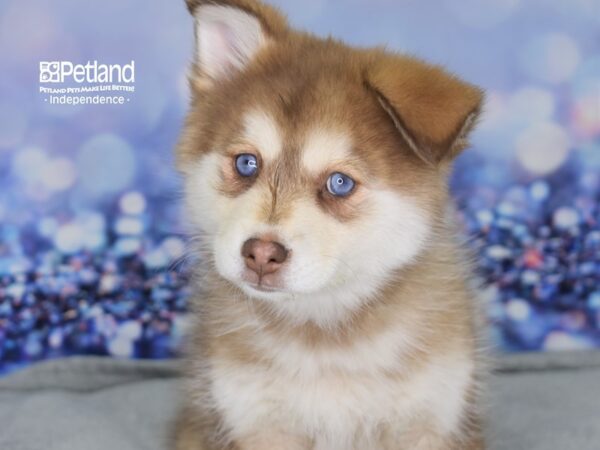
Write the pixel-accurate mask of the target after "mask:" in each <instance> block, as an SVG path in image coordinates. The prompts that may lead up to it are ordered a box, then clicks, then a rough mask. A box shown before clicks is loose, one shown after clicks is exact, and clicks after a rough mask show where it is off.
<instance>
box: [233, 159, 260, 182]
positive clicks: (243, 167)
mask: <svg viewBox="0 0 600 450" xmlns="http://www.w3.org/2000/svg"><path fill="white" fill-rule="evenodd" d="M235 168H236V170H237V172H238V174H240V175H241V176H242V177H246V178H248V177H253V176H254V175H256V174H257V173H258V159H257V158H256V156H254V155H252V154H250V153H244V154H241V155H238V156H237V157H236V159H235Z"/></svg>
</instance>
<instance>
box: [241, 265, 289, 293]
mask: <svg viewBox="0 0 600 450" xmlns="http://www.w3.org/2000/svg"><path fill="white" fill-rule="evenodd" d="M242 282H243V283H244V284H245V285H246V286H248V287H249V288H251V289H253V290H255V291H259V292H262V293H275V292H285V289H284V287H283V285H282V283H281V279H280V276H279V275H276V274H267V275H263V274H260V273H258V274H257V273H256V272H253V271H250V270H245V271H244V273H243V275H242Z"/></svg>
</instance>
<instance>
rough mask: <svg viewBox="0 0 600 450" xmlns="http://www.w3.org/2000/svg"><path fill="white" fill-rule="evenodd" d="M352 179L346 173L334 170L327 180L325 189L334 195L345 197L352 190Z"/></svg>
mask: <svg viewBox="0 0 600 450" xmlns="http://www.w3.org/2000/svg"><path fill="white" fill-rule="evenodd" d="M354 184H355V183H354V180H353V179H352V178H350V177H349V176H348V175H344V174H343V173H339V172H335V173H332V174H331V175H330V176H329V179H328V180H327V190H328V191H329V193H330V194H331V195H335V196H336V197H346V196H347V195H349V194H350V193H351V192H352V191H353V190H354Z"/></svg>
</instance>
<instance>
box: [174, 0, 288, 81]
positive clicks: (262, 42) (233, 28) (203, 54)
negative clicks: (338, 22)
mask: <svg viewBox="0 0 600 450" xmlns="http://www.w3.org/2000/svg"><path fill="white" fill-rule="evenodd" d="M186 3H187V6H188V9H189V11H190V13H191V14H192V16H193V17H194V22H195V23H194V34H195V37H196V42H195V44H196V55H195V61H194V66H195V67H194V69H195V72H196V73H195V74H192V75H193V77H194V82H195V85H196V86H200V88H201V89H207V88H210V87H212V86H213V85H214V84H215V83H217V82H219V81H220V80H223V79H227V78H229V77H232V76H234V75H235V74H236V73H237V72H240V71H243V70H244V69H245V68H246V67H247V66H248V65H249V64H250V63H251V62H252V60H253V59H254V58H255V56H256V55H257V54H258V53H259V51H260V50H261V49H263V48H264V47H266V46H267V45H269V44H270V43H273V42H274V41H276V40H279V39H282V38H283V36H284V35H285V34H286V33H287V30H288V25H287V22H286V20H285V17H284V16H283V15H281V14H280V13H279V12H278V11H277V10H276V9H275V8H272V7H270V6H268V5H266V4H263V3H261V2H260V1H258V0H186Z"/></svg>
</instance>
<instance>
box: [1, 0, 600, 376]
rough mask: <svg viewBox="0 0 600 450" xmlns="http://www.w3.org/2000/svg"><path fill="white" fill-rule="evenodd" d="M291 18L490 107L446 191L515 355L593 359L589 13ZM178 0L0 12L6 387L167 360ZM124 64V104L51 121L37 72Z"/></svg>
mask: <svg viewBox="0 0 600 450" xmlns="http://www.w3.org/2000/svg"><path fill="white" fill-rule="evenodd" d="M273 3H275V4H277V5H279V6H280V7H281V8H282V9H283V10H284V11H285V12H286V13H288V14H289V16H290V19H291V22H292V23H293V24H295V25H297V26H301V27H304V28H307V29H309V30H312V31H314V32H316V33H318V34H321V35H327V34H332V35H335V36H337V37H340V38H343V39H345V40H346V41H348V42H349V43H352V44H356V45H363V46H365V45H379V44H382V43H385V44H387V45H388V47H390V48H392V49H396V50H399V51H403V52H409V53H412V54H415V55H417V56H419V57H422V58H424V59H426V60H428V61H431V62H435V63H439V64H442V65H445V66H446V67H447V68H449V69H450V70H452V71H453V72H455V73H457V74H459V75H460V76H462V77H464V78H466V79H467V80H470V81H472V82H474V83H476V84H478V85H480V86H482V87H483V88H484V89H485V90H486V91H487V104H486V108H485V114H484V117H483V120H482V122H481V124H480V126H479V128H478V129H477V131H476V132H475V135H474V137H473V140H472V141H473V148H472V149H470V150H469V151H467V152H465V153H464V154H463V155H462V156H461V157H460V158H459V161H458V163H457V167H456V173H455V176H454V178H453V180H452V185H453V192H454V194H455V197H456V201H457V203H458V205H459V209H460V213H459V219H460V220H461V222H462V224H463V226H464V229H465V231H466V232H467V233H468V235H469V236H470V245H472V247H473V248H474V249H475V250H476V252H477V255H478V263H479V270H480V274H481V277H482V279H483V280H484V281H485V289H484V292H483V297H484V301H485V302H486V308H487V311H488V317H489V321H490V323H491V325H492V327H491V328H492V332H493V339H494V340H495V342H496V343H497V344H498V346H499V347H500V348H502V349H505V350H507V351H524V350H543V351H552V350H576V349H587V348H594V347H598V346H600V207H599V201H600V0H527V1H525V0H461V1H453V0H443V1H441V0H418V1H417V0H394V1H392V0H368V1H367V0H343V1H342V0H302V1H296V0H289V1H284V0H274V1H273ZM191 52H192V24H191V19H190V18H189V17H188V14H187V11H186V10H185V7H184V2H183V0H154V1H151V2H148V1H143V0H127V1H121V0H105V1H102V2H100V1H98V2H80V1H76V0H53V1H52V2H50V1H42V0H5V1H2V2H1V3H0V67H1V71H0V371H10V370H13V369H14V368H17V367H21V366H23V365H26V364H28V363H30V362H32V361H36V360H40V359H43V358H49V357H57V356H62V355H70V354H81V353H88V354H97V355H98V354H99V355H112V356H116V357H138V358H166V357H171V356H173V355H176V353H177V349H178V347H179V345H180V341H181V334H182V333H183V332H184V330H185V325H186V317H185V310H186V301H185V299H186V294H187V291H186V273H187V272H188V266H187V265H186V262H185V261H186V255H185V233H184V226H183V224H184V220H183V219H182V215H181V211H180V205H179V180H178V178H177V176H176V173H175V171H174V169H173V166H172V156H171V153H172V149H173V146H174V143H175V142H176V139H177V136H178V132H179V129H180V126H181V122H182V119H183V116H184V113H185V110H186V107H187V103H188V92H187V83H186V68H187V65H188V63H189V60H190V57H191ZM55 60H68V61H73V62H74V63H84V64H85V63H86V62H87V61H89V60H92V61H93V60H98V61H100V62H106V63H111V64H112V63H118V64H126V63H128V62H130V61H131V60H135V64H136V82H135V88H136V92H135V93H134V94H133V95H131V101H130V102H128V103H127V104H125V105H115V106H110V105H97V106H93V105H87V106H77V107H76V106H66V105H65V106H60V105H49V104H48V103H47V102H45V101H44V100H43V99H44V97H43V96H42V95H40V93H39V92H38V89H39V82H38V77H39V72H38V67H39V62H40V61H55Z"/></svg>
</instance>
